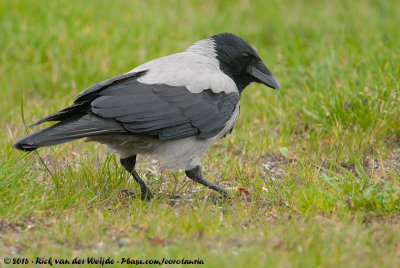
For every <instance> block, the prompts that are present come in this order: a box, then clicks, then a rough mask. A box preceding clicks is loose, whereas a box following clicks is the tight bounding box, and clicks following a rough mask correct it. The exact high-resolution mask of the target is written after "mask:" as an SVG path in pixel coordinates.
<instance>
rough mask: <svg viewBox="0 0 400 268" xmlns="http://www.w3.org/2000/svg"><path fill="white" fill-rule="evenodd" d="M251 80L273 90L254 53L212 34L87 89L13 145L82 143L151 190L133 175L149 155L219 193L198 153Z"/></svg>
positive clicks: (228, 122)
mask: <svg viewBox="0 0 400 268" xmlns="http://www.w3.org/2000/svg"><path fill="white" fill-rule="evenodd" d="M251 82H257V83H262V84H264V85H266V86H268V87H271V88H274V89H278V88H279V86H278V82H277V81H276V79H275V78H274V76H273V75H272V74H271V72H270V71H269V70H268V68H267V67H266V66H265V65H264V63H263V62H262V60H261V58H260V56H259V55H258V54H257V52H256V51H255V50H254V49H253V48H252V47H251V46H250V45H249V44H248V43H246V42H245V41H244V40H242V39H241V38H239V37H238V36H236V35H234V34H232V33H221V34H217V35H213V36H211V37H210V38H208V39H204V40H200V41H198V42H196V43H195V44H194V45H192V46H190V47H189V48H188V49H187V50H186V51H185V52H181V53H177V54H173V55H169V56H165V57H162V58H159V59H155V60H152V61H149V62H147V63H144V64H142V65H140V66H138V67H136V68H134V69H133V70H131V71H130V72H128V73H125V74H123V75H120V76H116V77H113V78H110V79H108V80H105V81H103V82H100V83H98V84H96V85H93V86H91V87H89V88H87V89H85V90H84V91H82V92H81V93H79V94H78V95H77V96H76V100H75V102H74V103H73V104H72V105H71V106H68V107H66V108H64V109H62V110H61V111H59V112H57V113H55V114H52V115H49V116H47V117H45V118H43V119H41V120H39V121H38V122H36V123H35V124H33V125H32V126H35V125H39V124H41V123H43V122H47V121H58V123H56V124H54V125H52V126H50V127H47V128H45V129H42V130H40V131H37V132H34V133H32V134H30V135H27V136H25V137H23V138H21V139H19V140H18V141H17V142H16V143H15V144H14V145H13V147H14V148H16V149H19V150H23V151H32V150H35V149H37V148H40V147H45V146H52V145H56V144H60V143H64V142H69V141H72V140H76V139H80V138H87V140H88V141H97V142H100V143H102V144H106V145H107V146H108V147H109V149H111V150H112V151H114V152H117V153H118V154H119V155H120V162H121V164H122V166H123V167H124V168H125V169H126V170H127V171H128V172H129V173H130V174H131V175H132V176H133V178H134V179H135V180H136V181H137V182H138V183H139V185H140V188H141V199H142V200H146V199H150V198H152V196H153V195H152V193H151V191H150V190H149V188H148V187H147V185H146V184H145V183H144V181H143V180H142V179H141V178H140V176H139V175H138V173H137V172H136V171H135V164H136V156H137V155H138V154H147V155H150V156H151V157H154V158H155V159H157V160H159V163H160V164H161V167H162V168H173V169H184V170H185V173H186V175H187V176H188V177H189V178H190V179H192V180H193V181H195V182H197V183H200V184H203V185H205V186H206V187H208V188H211V189H213V190H215V191H217V192H219V193H221V194H222V195H224V196H227V195H228V192H227V191H226V190H225V189H223V188H222V187H220V186H218V185H216V184H214V183H211V182H209V181H207V180H206V179H205V178H204V177H203V175H202V173H201V167H200V158H201V156H202V155H203V153H204V152H205V151H206V150H207V149H208V148H209V147H210V146H211V145H213V144H214V143H215V142H216V141H217V140H218V139H220V138H222V137H224V136H225V135H226V134H228V133H229V132H230V131H232V128H233V126H234V125H235V123H236V120H237V119H238V116H239V104H240V96H241V93H242V91H243V89H244V88H245V87H246V86H247V85H249V84H250V83H251Z"/></svg>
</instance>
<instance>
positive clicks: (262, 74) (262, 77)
mask: <svg viewBox="0 0 400 268" xmlns="http://www.w3.org/2000/svg"><path fill="white" fill-rule="evenodd" d="M247 72H248V73H249V74H250V75H251V76H253V77H254V78H256V82H257V83H261V84H264V85H266V86H267V87H270V88H273V89H276V90H279V85H278V81H276V79H275V77H274V76H273V75H272V74H271V72H270V71H269V70H268V68H267V66H265V65H264V63H263V62H262V61H261V60H260V61H258V62H257V64H255V65H250V66H249V67H248V69H247Z"/></svg>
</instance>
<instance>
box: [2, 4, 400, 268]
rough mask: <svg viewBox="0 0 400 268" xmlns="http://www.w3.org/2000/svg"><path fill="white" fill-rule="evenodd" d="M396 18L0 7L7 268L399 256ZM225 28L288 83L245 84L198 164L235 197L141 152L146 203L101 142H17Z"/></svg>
mask: <svg viewBox="0 0 400 268" xmlns="http://www.w3.org/2000/svg"><path fill="white" fill-rule="evenodd" d="M399 10H400V2H399V1H395V0H393V1H372V0H371V1H361V0H360V1H344V0H343V1H307V0H303V1H286V0H285V1H278V0H276V1H262V0H260V1H247V0H239V1H106V0H104V1H94V0H90V1H71V0H69V1H30V0H26V1H22V0H21V1H15V0H14V1H11V0H10V1H9V0H4V1H1V2H0V33H1V37H0V99H1V100H2V101H1V104H2V105H1V107H0V124H1V127H2V134H3V135H2V136H1V139H0V146H1V148H2V150H1V151H0V156H1V162H0V204H1V206H0V263H1V264H3V263H4V258H5V257H10V258H28V260H29V262H30V265H32V261H33V262H35V261H36V258H38V257H39V258H44V259H43V261H45V260H47V259H48V258H50V257H52V258H53V259H52V260H53V262H54V261H55V259H60V258H62V259H66V260H70V261H72V260H73V259H74V258H75V257H77V258H79V259H85V264H87V258H88V257H89V258H90V257H95V258H99V257H105V258H108V257H110V258H111V259H114V260H115V261H121V260H122V258H125V259H128V258H130V260H146V259H148V260H155V259H156V260H162V259H163V258H165V259H167V260H174V259H179V260H181V259H182V258H184V259H186V260H197V259H199V260H201V261H203V262H204V265H200V266H203V267H224V266H226V267H257V266H259V267H261V266H264V267H265V266H269V267H293V266H296V267H396V266H399V265H400V233H399V229H400V105H399V103H400V80H399V77H400V56H399V55H400V54H399V44H400V31H399V28H400V20H399V18H400V16H399ZM220 32H233V33H235V34H237V35H239V36H241V37H242V38H243V39H245V40H246V41H248V42H249V43H250V44H252V45H253V46H254V47H255V48H256V49H257V50H258V51H259V53H260V55H261V57H262V59H263V60H264V62H265V63H266V65H267V66H268V67H269V69H270V70H271V71H272V73H273V74H274V76H275V77H276V78H277V80H278V81H279V83H280V88H281V89H280V91H278V92H276V91H274V90H271V89H269V88H266V87H264V86H262V85H256V84H252V85H250V86H249V87H248V88H247V89H246V90H245V91H244V93H243V95H242V98H241V115H240V117H239V120H238V122H237V124H236V127H235V129H234V131H233V133H232V134H231V135H229V136H228V137H227V138H225V139H223V140H221V141H220V142H218V143H217V144H216V145H215V146H214V147H212V148H211V149H209V150H208V151H207V152H206V154H205V155H204V157H203V160H202V165H203V172H204V174H205V175H206V176H207V178H209V179H210V180H211V181H214V182H216V183H218V184H220V185H224V186H225V187H227V188H229V189H231V190H232V191H233V192H234V193H236V196H235V197H234V198H232V199H228V200H219V201H217V202H213V201H211V199H210V196H212V195H213V193H211V192H210V191H208V190H206V189H205V188H204V187H199V186H198V185H195V184H194V183H192V182H191V181H189V179H187V178H186V177H185V175H184V172H182V171H163V172H160V171H158V170H157V169H155V167H154V166H152V163H151V162H149V161H146V158H145V157H142V158H140V159H139V174H141V176H142V177H143V178H144V179H145V181H147V182H148V183H149V185H150V188H151V189H152V191H153V192H155V193H159V195H158V197H157V198H155V199H154V200H153V201H150V202H142V201H140V200H138V199H134V198H127V197H126V196H124V195H123V194H122V193H121V190H124V189H131V190H133V191H135V192H139V187H138V185H136V184H135V182H134V181H133V179H132V178H131V177H130V176H129V174H127V173H126V172H125V171H124V169H123V168H122V167H121V166H120V165H119V159H118V157H117V156H115V155H113V154H111V153H109V152H108V151H107V149H106V148H104V147H103V146H102V145H99V144H94V143H85V142H82V141H79V142H74V143H69V144H64V145H58V146H55V147H52V148H43V149H40V150H39V151H38V153H35V152H33V153H30V154H28V155H26V154H25V153H23V152H20V151H16V150H13V149H12V148H11V145H12V144H13V143H14V141H15V140H16V139H17V138H20V137H22V136H23V135H25V134H26V130H25V128H24V124H23V121H25V123H26V125H29V124H31V123H33V122H35V121H36V120H38V119H40V118H42V117H44V116H46V115H48V114H49V113H52V112H55V111H58V110H59V109H61V108H63V107H65V106H67V105H69V104H71V103H72V102H73V99H74V96H75V95H76V94H77V93H78V92H79V91H81V90H83V89H85V88H86V87H88V86H90V85H92V84H94V83H97V82H100V81H102V80H105V79H107V78H110V77H112V76H115V75H118V74H122V73H124V72H127V71H128V70H130V69H132V68H133V67H135V66H137V65H139V64H141V63H143V62H145V61H148V60H151V59H154V58H158V57H161V56H165V55H168V54H172V53H176V52H180V51H183V50H184V49H186V47H188V46H189V45H190V44H192V43H193V42H195V41H197V40H200V39H202V38H206V37H208V36H210V35H212V34H215V33H220ZM37 129H39V128H38V127H35V128H34V129H33V130H37ZM33 130H32V129H28V130H27V131H28V132H32V131H33ZM247 190H248V191H249V192H250V193H251V201H245V199H244V198H242V197H241V196H240V195H241V194H245V192H246V191H247ZM172 194H173V195H180V196H181V198H180V199H170V198H169V197H168V196H167V195H172ZM17 260H18V259H15V260H14V261H17ZM20 261H21V260H20ZM53 265H54V263H53ZM116 265H118V264H116ZM119 265H121V266H126V265H122V264H119ZM9 266H10V267H11V265H9ZM15 266H19V265H15ZM89 266H91V267H93V265H89ZM169 266H170V267H172V266H174V265H169ZM182 266H183V265H182ZM189 266H191V265H189ZM7 267H8V266H7Z"/></svg>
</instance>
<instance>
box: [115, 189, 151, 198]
mask: <svg viewBox="0 0 400 268" xmlns="http://www.w3.org/2000/svg"><path fill="white" fill-rule="evenodd" d="M121 192H122V193H124V194H125V195H127V196H129V197H133V198H139V197H140V199H141V200H142V201H149V200H151V199H152V198H153V197H154V196H153V194H152V193H151V192H150V191H146V192H144V191H143V192H141V193H140V195H139V194H137V193H134V192H132V191H129V190H122V191H121Z"/></svg>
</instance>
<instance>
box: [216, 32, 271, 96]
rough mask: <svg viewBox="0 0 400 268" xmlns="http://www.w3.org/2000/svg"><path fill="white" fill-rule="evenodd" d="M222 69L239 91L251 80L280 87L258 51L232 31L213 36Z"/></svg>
mask: <svg viewBox="0 0 400 268" xmlns="http://www.w3.org/2000/svg"><path fill="white" fill-rule="evenodd" d="M211 39H212V40H213V41H214V43H215V47H214V49H215V52H216V53H217V59H218V61H219V64H220V68H221V70H222V71H223V72H224V73H225V74H226V75H228V76H229V77H231V78H232V79H233V81H235V83H236V85H237V87H238V89H239V92H240V93H241V92H242V91H243V89H244V88H245V87H246V86H247V85H248V84H250V83H251V82H257V83H262V84H264V85H266V86H268V87H271V88H273V89H277V90H278V89H279V85H278V82H277V81H276V79H275V77H274V76H273V75H272V74H271V72H270V71H269V70H268V68H267V67H266V66H265V64H264V63H263V61H262V60H261V58H260V56H259V55H258V53H257V52H256V51H255V50H254V49H253V48H252V47H251V46H250V45H249V44H248V43H246V42H245V41H244V40H243V39H241V38H239V37H238V36H236V35H234V34H232V33H221V34H217V35H213V36H211Z"/></svg>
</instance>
